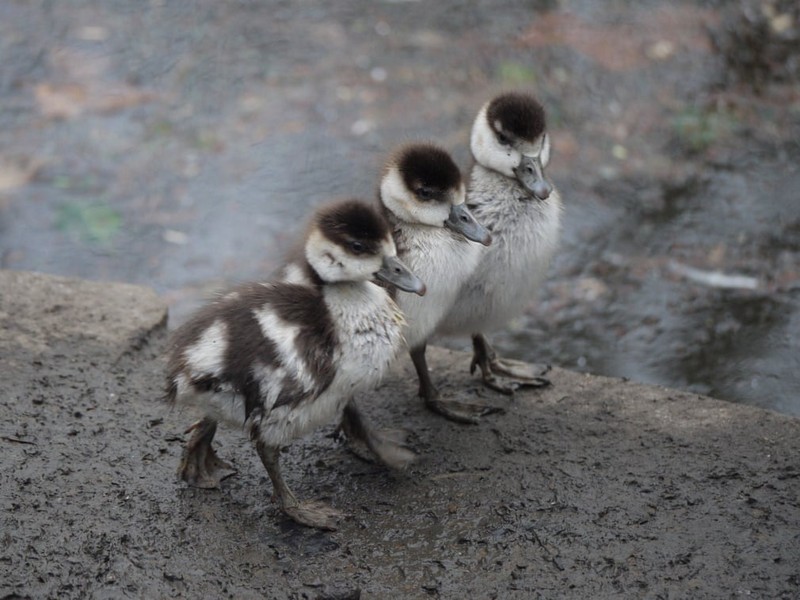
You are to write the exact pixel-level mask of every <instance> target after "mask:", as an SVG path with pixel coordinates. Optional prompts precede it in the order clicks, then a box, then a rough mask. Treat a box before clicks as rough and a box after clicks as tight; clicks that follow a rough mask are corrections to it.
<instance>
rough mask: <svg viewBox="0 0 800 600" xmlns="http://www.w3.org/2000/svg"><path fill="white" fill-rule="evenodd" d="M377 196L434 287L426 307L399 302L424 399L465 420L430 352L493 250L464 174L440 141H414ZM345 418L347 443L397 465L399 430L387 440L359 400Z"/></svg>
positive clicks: (408, 260)
mask: <svg viewBox="0 0 800 600" xmlns="http://www.w3.org/2000/svg"><path fill="white" fill-rule="evenodd" d="M378 197H379V202H380V206H381V208H382V210H383V214H384V216H385V217H386V219H387V221H388V222H389V224H390V226H391V228H392V232H393V236H394V241H395V244H396V245H397V255H398V257H400V258H401V259H402V261H403V262H404V263H405V264H407V265H408V266H409V268H410V269H411V270H412V271H413V272H414V273H416V274H417V275H418V276H419V277H420V278H422V279H423V281H425V282H426V286H427V293H426V295H425V298H418V297H417V299H418V300H421V302H417V301H416V300H415V299H414V298H413V297H412V296H410V295H403V296H401V297H398V298H397V304H398V306H400V309H401V310H402V311H403V314H404V315H405V317H406V321H407V325H406V327H405V337H406V341H407V343H408V347H409V348H410V354H411V359H412V361H413V363H414V367H415V369H416V371H417V375H418V377H419V395H420V396H421V397H422V398H423V400H424V401H425V404H426V405H427V406H428V407H429V408H430V409H431V410H433V411H435V412H437V413H439V414H441V415H444V416H446V417H448V418H451V419H455V420H460V421H463V420H464V417H463V416H462V413H463V411H462V409H461V406H462V403H459V402H456V401H454V400H443V399H441V398H440V397H439V393H438V391H437V389H436V387H435V386H434V385H433V383H432V382H431V378H430V374H429V372H428V365H427V363H426V361H425V348H426V344H427V341H428V338H429V337H430V335H431V334H432V333H433V332H434V331H435V329H436V326H437V325H438V324H439V322H440V321H441V320H442V318H443V317H444V316H445V315H446V314H447V311H448V309H449V308H450V306H451V305H452V304H453V301H454V300H455V297H456V294H457V293H458V291H459V289H460V288H461V286H462V285H463V284H464V283H465V282H466V281H467V280H468V279H469V277H470V276H471V274H472V272H473V271H474V270H475V267H476V266H477V265H478V262H479V260H480V257H481V253H482V248H481V246H480V244H483V245H484V246H488V245H489V244H490V243H491V236H490V235H489V232H488V231H487V230H486V228H484V227H483V226H481V225H480V224H479V223H478V222H477V221H476V220H475V218H474V217H473V216H472V214H471V213H470V211H469V209H467V207H466V204H465V202H464V200H465V188H464V183H463V180H462V177H461V172H460V171H459V169H458V167H457V166H456V164H455V162H453V159H452V158H451V156H450V154H449V153H448V152H447V151H446V150H443V149H442V148H440V147H438V146H435V145H433V144H410V145H407V146H404V147H401V148H399V149H398V150H396V151H395V152H394V153H393V154H392V156H391V157H390V159H389V161H388V162H387V165H386V167H385V169H384V172H383V176H382V178H381V182H380V188H379V193H378ZM473 242H478V243H473ZM344 416H345V418H344V421H343V423H342V425H343V429H344V431H345V433H346V434H347V436H348V438H350V439H351V440H352V439H355V440H357V441H360V442H363V443H365V444H366V445H367V447H368V448H369V449H370V450H372V451H373V453H375V454H376V455H378V457H379V458H380V459H381V460H382V462H384V463H385V464H388V465H389V466H398V465H397V457H398V455H399V454H400V450H398V449H397V446H396V442H397V440H398V435H397V433H396V432H392V434H391V437H389V438H388V439H386V438H385V437H384V436H382V435H381V433H380V432H376V431H372V430H371V429H370V428H369V426H368V425H367V423H366V422H365V421H364V419H363V417H361V416H360V415H359V414H358V412H357V409H356V407H355V404H354V403H351V404H350V405H348V408H347V410H346V411H345V415H344ZM365 436H367V437H365ZM401 458H402V459H403V460H404V459H405V456H404V455H401Z"/></svg>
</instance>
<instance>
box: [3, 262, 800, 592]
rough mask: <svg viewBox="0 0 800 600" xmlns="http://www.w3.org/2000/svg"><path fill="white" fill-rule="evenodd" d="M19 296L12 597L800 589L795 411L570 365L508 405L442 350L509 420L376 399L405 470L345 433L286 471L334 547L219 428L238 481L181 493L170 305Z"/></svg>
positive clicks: (6, 352)
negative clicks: (167, 320) (316, 501)
mask: <svg viewBox="0 0 800 600" xmlns="http://www.w3.org/2000/svg"><path fill="white" fill-rule="evenodd" d="M0 282H2V283H1V284H0V286H1V287H0V290H2V300H1V301H0V311H2V312H0V316H2V320H3V329H2V330H1V331H0V349H2V353H0V373H2V376H3V378H4V386H3V387H4V394H3V395H2V397H0V450H1V451H2V453H3V469H2V470H0V501H1V502H2V508H3V512H2V517H1V519H2V521H1V523H2V525H1V526H0V531H2V537H3V544H2V547H1V549H0V597H23V598H24V597H36V598H39V597H59V598H69V597H89V596H91V597H121V596H130V597H143V598H144V597H148V598H149V597H171V596H185V597H224V596H228V597H236V598H263V597H269V598H358V597H361V598H425V597H442V598H454V597H465V598H466V597H470V598H491V597H496V598H536V597H541V598H606V597H626V598H630V597H633V598H639V597H641V598H657V597H664V598H667V597H669V598H706V597H714V598H718V597H731V596H739V595H743V596H745V595H749V596H752V597H759V598H767V597H769V598H796V597H798V596H800V563H798V560H797V557H798V556H800V534H798V532H799V531H800V508H799V507H798V492H800V469H799V468H798V462H797V457H798V455H800V420H798V419H794V418H791V417H786V416H782V415H779V414H775V413H770V412H767V411H763V410H760V409H756V408H752V407H746V406H737V405H733V404H727V403H724V402H720V401H717V400H713V399H710V398H705V397H701V396H696V395H693V394H687V393H683V392H678V391H674V390H668V389H662V388H656V387H651V386H644V385H638V384H634V383H629V382H624V381H620V380H615V379H608V378H602V377H593V376H587V375H582V374H576V373H572V372H569V371H564V370H560V369H556V370H555V371H554V373H553V376H552V381H553V385H552V386H551V387H550V388H547V389H545V390H539V391H532V392H525V393H520V394H518V395H517V396H516V397H515V398H514V399H513V400H511V401H509V400H507V399H505V398H503V397H499V396H497V395H494V394H492V393H490V392H487V391H484V390H483V389H482V388H480V387H479V386H478V385H476V381H475V379H474V378H472V377H470V376H469V375H468V374H467V373H466V368H467V365H468V362H469V361H468V357H467V356H465V355H463V354H458V353H452V352H448V351H445V350H438V349H434V350H433V351H432V353H431V364H432V366H433V368H434V371H435V372H434V375H435V377H436V379H437V380H438V381H441V382H443V384H444V385H443V391H444V392H445V393H448V394H457V395H459V396H460V397H463V398H464V399H467V400H469V399H470V398H472V399H477V398H483V399H485V400H487V401H490V402H492V403H496V404H498V405H501V406H504V407H505V408H506V413H505V414H503V415H493V416H491V417H488V418H486V420H485V422H483V423H482V424H480V425H478V426H474V427H464V426H458V425H455V424H452V423H449V422H446V421H444V420H442V419H440V418H438V417H436V416H434V415H431V414H429V413H428V412H426V411H425V410H424V409H423V408H422V406H421V403H420V402H419V400H418V399H416V397H415V387H416V383H415V381H414V379H413V376H412V370H411V367H410V365H407V364H405V363H403V364H401V365H400V366H399V367H398V369H397V372H396V373H395V374H394V375H393V376H392V377H390V378H389V380H387V382H386V383H385V384H384V385H383V386H382V387H381V388H380V389H379V390H377V391H376V392H375V393H374V394H368V395H365V396H364V397H361V398H359V403H360V405H361V406H362V407H364V408H365V410H366V411H367V412H368V414H369V415H370V418H371V419H372V420H373V421H374V422H376V423H380V424H381V425H383V426H390V427H406V428H408V429H409V430H410V431H411V435H410V439H409V441H410V445H411V446H412V448H413V449H414V450H415V451H416V452H418V453H419V455H420V459H419V461H418V462H417V463H416V464H415V465H413V466H412V467H411V468H410V469H409V470H408V471H407V472H406V473H401V474H395V473H389V472H387V471H386V470H384V469H382V468H381V467H379V466H376V465H373V464H370V463H367V462H363V461H361V460H359V459H357V458H355V457H354V456H353V455H352V454H350V453H349V452H347V450H346V449H345V448H344V447H343V446H342V445H341V444H340V443H338V442H337V441H335V440H333V439H332V438H331V437H329V436H326V434H327V433H330V431H331V429H332V428H331V429H328V430H325V431H321V432H318V433H316V434H314V435H312V436H310V437H309V438H307V439H304V440H301V441H299V442H297V443H296V444H294V445H293V446H291V447H290V448H289V449H288V451H287V452H286V453H285V454H284V456H283V460H284V467H285V473H286V478H287V481H288V482H290V485H292V486H293V488H294V489H295V491H296V493H297V494H298V495H300V496H301V497H304V498H321V499H325V500H326V501H328V502H330V503H332V504H333V505H334V506H336V507H337V508H339V509H340V510H343V511H345V512H347V513H348V514H349V515H350V517H349V518H348V519H347V520H345V521H344V522H343V523H342V525H341V529H340V530H339V531H338V532H335V533H331V534H323V533H318V532H314V531H310V530H307V529H303V528H300V527H298V526H295V525H294V524H292V523H289V522H287V521H286V520H285V519H283V518H281V516H280V515H279V514H278V512H277V511H276V510H275V507H274V506H273V505H272V504H271V503H270V501H269V496H270V492H271V489H270V485H269V482H268V480H267V478H266V474H265V473H264V471H263V468H262V467H261V465H260V463H259V461H258V459H257V457H256V455H255V453H254V451H253V450H252V448H251V447H250V443H249V442H248V441H247V440H246V439H244V436H242V434H241V432H239V431H231V430H221V431H220V433H219V435H218V440H217V441H218V448H219V452H220V454H221V455H222V456H223V457H224V458H225V459H226V460H230V461H231V462H233V463H234V465H235V466H236V467H237V468H238V470H239V473H238V475H237V476H235V477H233V478H231V479H229V480H226V482H225V483H224V485H223V488H222V489H221V490H219V491H213V492H207V491H199V490H187V489H184V488H183V487H182V486H181V485H179V484H178V482H176V481H175V479H174V471H175V468H176V466H177V461H178V457H179V455H180V451H181V446H182V442H183V440H182V432H183V430H184V428H185V426H186V425H187V424H188V423H190V422H191V420H192V418H193V416H194V415H190V414H181V413H178V412H170V411H168V410H166V409H165V407H164V406H163V405H162V404H161V403H160V402H159V396H160V394H161V385H162V363H161V361H160V353H161V352H162V350H163V335H161V331H162V329H161V327H160V324H161V323H162V322H163V310H164V307H163V306H162V305H161V304H160V303H159V302H158V300H157V298H156V297H155V296H154V295H153V293H152V292H151V291H148V290H144V289H141V288H136V287H134V286H120V285H118V284H97V283H88V282H75V281H70V280H64V279H61V278H50V277H46V276H42V275H35V274H25V273H0ZM54 306H61V307H62V308H60V309H57V310H55V311H54V310H53V307H54ZM147 332H150V333H149V334H148V333H147ZM137 336H138V337H137ZM143 336H144V337H143ZM131 339H139V341H140V342H142V341H144V342H149V343H144V344H142V343H140V344H138V345H136V347H141V350H139V351H130V348H131V346H130V343H129V340H131ZM55 346H57V347H58V348H59V352H57V353H53V352H51V351H50V350H49V349H51V348H53V347H55ZM70 349H72V351H71V350H70ZM111 356H117V357H119V358H118V359H116V364H112V365H110V364H109V362H108V358H109V357H111Z"/></svg>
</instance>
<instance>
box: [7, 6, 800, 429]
mask: <svg viewBox="0 0 800 600" xmlns="http://www.w3.org/2000/svg"><path fill="white" fill-rule="evenodd" d="M798 50H800V4H799V3H797V1H796V0H749V1H748V0H743V1H705V2H703V1H695V2H692V1H679V2H672V1H670V2H667V1H652V0H649V1H647V0H645V1H642V0H605V1H600V0H563V1H557V0H532V1H525V2H523V1H511V0H505V1H494V2H489V1H479V2H470V3H465V2H455V1H451V0H435V1H434V0H429V1H413V0H412V1H409V0H405V1H397V0H395V1H389V0H384V1H379V0H378V1H355V0H342V1H337V2H327V3H322V2H317V1H311V0H291V1H288V0H287V1H268V0H245V1H233V0H229V1H219V0H186V1H184V2H167V1H166V0H150V1H149V2H148V1H140V2H128V1H124V0H115V1H108V0H102V1H101V0H94V1H90V0H71V1H70V2H53V1H44V0H4V1H3V2H2V3H0V64H1V65H2V67H1V68H0V261H1V263H0V264H1V266H2V268H7V269H26V270H36V271H42V272H46V273H53V274H59V275H68V276H77V277H84V278H89V279H98V280H115V281H126V282H132V283H138V284H144V285H149V286H152V287H154V288H155V289H156V290H157V291H158V292H159V293H160V294H161V295H162V296H163V297H164V298H165V299H166V300H167V301H168V303H169V304H170V311H171V312H170V314H171V317H170V325H171V326H175V324H177V323H180V322H181V321H182V320H183V319H185V318H186V316H187V314H188V313H189V312H190V311H191V310H192V309H194V308H195V307H197V306H198V305H199V304H200V303H202V302H203V301H204V300H205V299H207V298H209V297H210V296H211V295H212V294H213V293H214V292H215V291H216V290H219V289H220V288H222V287H225V286H227V285H229V284H231V283H235V282H237V281H241V280H245V279H249V278H256V277H264V276H266V275H267V274H269V273H270V272H271V271H272V270H273V269H274V268H275V267H276V266H277V264H278V263H279V261H280V259H281V254H282V252H283V250H284V249H285V248H286V246H287V243H288V241H290V240H291V238H292V236H293V234H294V233H295V232H296V231H297V229H298V227H299V224H300V223H301V222H302V221H303V220H304V218H305V216H306V215H307V214H308V213H309V211H310V209H311V207H313V206H315V205H316V204H318V203H320V202H324V201H326V200H328V199H331V198H333V197H340V196H351V195H358V196H364V197H373V196H374V193H375V187H376V178H377V176H378V172H379V168H380V166H381V165H382V162H383V160H384V159H385V157H386V154H387V152H389V151H390V150H391V149H392V148H393V147H394V146H395V145H397V144H400V143H403V142H406V141H409V140H430V141H435V142H437V143H439V144H441V145H443V146H444V147H446V148H447V149H449V150H450V151H451V152H452V153H453V154H454V156H455V158H456V160H457V161H458V162H459V164H460V165H461V166H462V167H463V168H465V169H466V168H467V166H468V165H469V152H468V137H469V128H470V126H471V123H472V119H473V118H474V116H475V113H476V111H477V110H478V108H479V107H480V106H481V105H482V104H483V103H484V102H485V101H486V100H488V99H489V98H490V97H491V96H492V95H493V94H495V93H497V92H498V91H501V90H507V89H527V90H531V91H533V92H535V93H536V94H537V95H538V96H539V98H540V100H541V101H542V102H543V103H544V105H545V107H546V109H547V111H548V121H549V129H550V132H551V135H552V138H553V143H554V154H553V158H552V161H551V166H550V169H549V175H550V177H551V179H552V180H553V181H554V182H555V184H556V185H557V186H558V187H559V188H560V190H561V192H562V195H563V197H564V200H565V204H566V214H565V219H564V223H565V227H564V236H563V237H564V239H563V245H562V250H561V253H560V255H559V256H558V257H557V260H556V261H555V264H554V265H553V267H552V269H551V276H550V278H549V279H548V281H547V283H546V285H545V286H544V288H543V289H542V291H541V294H540V295H539V297H538V298H535V299H532V302H531V306H530V309H529V311H528V312H527V313H526V314H525V315H524V316H523V317H522V318H520V319H518V320H517V321H515V322H513V323H511V324H510V325H509V327H508V329H507V330H506V331H504V332H502V333H498V334H496V335H495V336H494V337H493V339H494V341H495V344H496V346H497V347H498V350H500V351H501V352H502V353H504V354H507V355H512V356H516V357H519V358H524V359H528V360H535V361H545V362H551V363H553V364H556V365H559V366H562V367H566V368H570V369H578V370H581V371H587V372H592V373H600V374H609V375H617V376H623V377H630V378H632V379H636V380H641V381H645V382H651V383H656V384H662V385H668V386H673V387H678V388H683V389H689V390H694V391H698V392H702V393H706V394H710V395H712V396H715V397H718V398H723V399H727V400H732V401H737V402H745V403H750V404H755V405H759V406H764V407H768V408H773V409H776V410H779V411H783V412H787V413H790V414H795V415H800V375H799V373H800V167H798V163H800V85H799V84H798V75H800V52H798ZM0 293H2V294H6V293H13V290H0ZM442 342H443V343H445V344H447V345H449V346H451V347H454V348H464V349H466V348H468V347H469V341H468V340H464V339H453V340H442ZM466 367H467V365H466V364H465V368H466Z"/></svg>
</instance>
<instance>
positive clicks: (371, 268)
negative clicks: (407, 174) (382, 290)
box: [305, 200, 425, 296]
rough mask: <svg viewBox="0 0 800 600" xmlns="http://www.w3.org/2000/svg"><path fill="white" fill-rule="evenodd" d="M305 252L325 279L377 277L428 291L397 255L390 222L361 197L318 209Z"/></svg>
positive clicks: (412, 289) (420, 291) (409, 288)
mask: <svg viewBox="0 0 800 600" xmlns="http://www.w3.org/2000/svg"><path fill="white" fill-rule="evenodd" d="M305 256H306V260H308V263H309V265H311V268H312V269H313V270H314V271H315V272H316V273H317V275H318V276H319V278H320V279H321V280H322V281H323V282H326V283H336V282H357V281H369V280H373V279H378V280H380V281H384V282H386V283H390V284H392V285H394V286H395V287H397V288H398V289H401V290H403V291H406V292H413V293H415V294H419V295H420V296H422V295H424V294H425V284H424V283H423V282H422V281H421V280H420V279H419V278H418V277H417V276H416V275H414V274H413V273H412V272H411V271H410V270H409V269H408V267H406V266H405V265H404V264H403V263H402V262H401V261H400V259H398V258H397V248H396V247H395V244H394V240H393V239H392V234H391V230H390V228H389V225H388V223H386V221H385V219H384V218H383V217H382V216H381V215H380V213H379V212H378V211H377V210H376V209H375V208H374V207H372V206H370V205H369V204H367V203H365V202H363V201H361V200H344V201H340V202H336V203H333V204H329V205H326V206H323V207H322V208H321V209H319V210H318V211H317V213H316V214H315V215H314V218H313V220H312V222H311V226H310V229H309V232H308V234H307V236H306V243H305Z"/></svg>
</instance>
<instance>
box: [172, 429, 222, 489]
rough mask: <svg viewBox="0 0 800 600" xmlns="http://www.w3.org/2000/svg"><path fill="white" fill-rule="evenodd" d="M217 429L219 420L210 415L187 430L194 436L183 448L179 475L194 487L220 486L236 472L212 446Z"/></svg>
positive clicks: (209, 487) (211, 487) (210, 487)
mask: <svg viewBox="0 0 800 600" xmlns="http://www.w3.org/2000/svg"><path fill="white" fill-rule="evenodd" d="M216 431H217V422H216V421H214V420H213V419H211V418H209V417H205V418H204V419H201V420H200V421H197V422H196V423H194V424H193V425H191V426H190V427H189V428H188V429H187V430H186V433H191V434H192V437H191V438H189V441H188V442H187V443H186V447H185V448H184V450H183V456H182V457H181V464H180V466H179V467H178V476H179V477H180V478H181V479H183V480H184V481H185V482H186V483H188V484H189V485H191V486H192V487H197V488H203V489H213V488H218V487H219V484H220V482H221V481H222V480H223V479H225V478H226V477H230V476H231V475H234V474H235V473H236V469H234V468H233V467H232V466H231V465H229V464H228V463H226V462H225V461H224V460H222V459H220V458H219V457H218V456H217V453H216V452H215V451H214V448H213V447H212V446H211V442H212V441H213V440H214V434H215V433H216Z"/></svg>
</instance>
